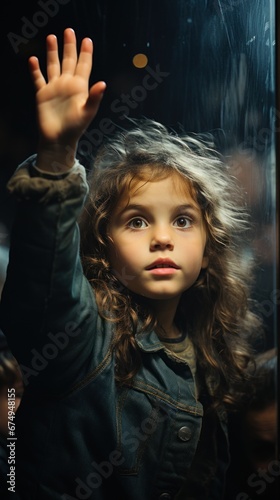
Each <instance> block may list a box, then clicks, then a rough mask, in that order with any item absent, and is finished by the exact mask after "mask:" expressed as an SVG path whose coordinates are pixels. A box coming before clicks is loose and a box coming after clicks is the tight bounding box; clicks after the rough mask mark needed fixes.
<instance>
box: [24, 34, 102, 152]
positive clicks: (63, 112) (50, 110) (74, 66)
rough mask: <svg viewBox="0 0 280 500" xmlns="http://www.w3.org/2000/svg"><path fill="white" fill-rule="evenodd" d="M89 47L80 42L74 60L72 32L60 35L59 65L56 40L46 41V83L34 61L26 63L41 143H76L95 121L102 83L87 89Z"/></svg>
mask: <svg viewBox="0 0 280 500" xmlns="http://www.w3.org/2000/svg"><path fill="white" fill-rule="evenodd" d="M92 55H93V44H92V41H91V40H90V39H89V38H84V39H83V41H82V44H81V49H80V54H79V56H77V49H76V36H75V33H74V31H73V30H72V29H70V28H67V29H66V30H65V32H64V46H63V58H62V62H61V63H60V60H59V56H58V47H57V39H56V37H55V36H54V35H49V36H48V37H47V81H46V79H45V78H44V76H43V74H42V72H41V69H40V65H39V61H38V59H37V58H36V57H31V58H30V59H29V66H30V72H31V75H32V79H33V81H34V85H35V88H36V91H37V92H36V100H37V115H38V126H39V132H40V136H41V139H42V140H43V141H44V142H46V143H48V142H50V143H54V142H55V143H60V144H66V143H67V142H69V141H70V142H73V141H78V139H79V138H80V136H81V135H82V133H83V132H84V130H85V129H86V128H87V126H88V125H89V123H90V122H91V121H92V119H93V118H94V117H95V115H96V113H97V111H98V108H99V104H100V101H101V99H102V95H103V92H104V90H105V83H104V82H98V83H96V84H94V85H93V86H92V87H91V88H90V89H89V77H90V73H91V68H92Z"/></svg>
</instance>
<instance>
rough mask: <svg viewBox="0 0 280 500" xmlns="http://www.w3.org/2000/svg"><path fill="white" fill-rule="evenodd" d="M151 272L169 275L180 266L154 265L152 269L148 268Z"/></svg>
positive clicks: (158, 274)
mask: <svg viewBox="0 0 280 500" xmlns="http://www.w3.org/2000/svg"><path fill="white" fill-rule="evenodd" d="M147 271H148V272H149V273H150V274H154V275H157V276H167V275H169V274H174V273H176V272H177V271H178V267H176V268H175V267H152V268H151V269H147Z"/></svg>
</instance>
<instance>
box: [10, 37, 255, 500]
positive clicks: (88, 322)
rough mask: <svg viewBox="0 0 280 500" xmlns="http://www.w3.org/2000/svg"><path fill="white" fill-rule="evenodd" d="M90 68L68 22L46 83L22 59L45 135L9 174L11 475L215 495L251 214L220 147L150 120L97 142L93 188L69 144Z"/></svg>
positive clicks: (98, 92)
mask: <svg viewBox="0 0 280 500" xmlns="http://www.w3.org/2000/svg"><path fill="white" fill-rule="evenodd" d="M91 63H92V42H91V40H89V39H84V40H83V41H82V44H81V49H80V54H79V56H78V57H77V52H76V39H75V33H74V32H73V30H71V29H67V30H65V33H64V51H63V58H62V64H60V61H59V57H58V50H57V41H56V37H55V36H54V35H50V36H48V37H47V78H48V82H46V80H45V79H44V77H43V75H42V73H41V70H40V68H39V64H38V61H37V59H36V58H35V57H31V58H30V69H31V74H32V76H33V80H34V83H35V87H36V90H37V94H36V97H37V110H38V125H39V133H40V140H39V146H38V154H37V156H35V155H34V156H32V157H31V158H29V159H28V160H26V161H25V162H24V163H23V164H22V165H20V167H19V168H18V170H17V171H16V173H15V174H14V176H13V177H12V179H11V180H10V182H9V185H8V188H9V190H10V192H11V193H13V194H14V195H15V196H16V197H17V199H18V200H19V210H18V214H17V217H16V220H15V224H14V228H13V233H12V238H11V251H10V263H9V267H8V272H7V279H6V284H5V287H4V291H3V294H2V303H1V328H2V329H3V331H4V333H5V335H6V337H7V339H8V341H9V345H10V348H11V349H12V351H13V353H14V355H15V357H16V358H17V360H18V362H19V363H20V366H21V370H22V373H23V377H24V380H25V393H24V397H23V399H22V403H21V406H20V408H19V410H18V412H17V418H16V425H15V429H16V430H15V437H14V436H13V439H14V443H15V449H16V451H15V453H16V469H15V484H16V486H15V488H16V491H17V492H18V493H19V494H20V495H21V498H22V499H23V500H25V499H26V500H27V499H28V500H31V499H32V500H33V499H34V500H47V499H48V500H61V499H64V500H70V499H71V500H73V499H75V500H77V499H82V500H84V499H93V500H110V499H114V500H155V499H161V500H163V499H164V500H168V499H188V500H190V499H195V500H206V499H208V498H209V499H222V498H223V484H224V476H225V471H226V468H227V465H228V444H227V434H226V412H225V409H227V408H230V407H231V406H232V405H234V404H236V403H237V401H238V400H239V401H240V400H241V401H242V399H241V397H242V384H243V383H244V381H245V380H246V367H247V365H248V362H249V359H250V351H249V347H248V345H247V342H246V340H245V336H246V335H247V334H248V333H250V331H251V330H252V329H253V328H254V327H255V326H256V324H257V319H256V318H255V316H254V314H253V313H252V312H250V310H249V299H248V283H249V278H250V275H249V271H248V263H244V262H242V252H241V251H239V248H238V246H237V244H236V236H238V234H239V235H240V234H241V232H242V230H244V229H245V228H246V224H245V222H244V214H243V213H242V210H239V209H238V208H237V193H236V192H235V190H234V187H233V183H232V181H231V180H230V178H229V177H228V175H227V171H226V168H225V166H224V164H223V163H222V162H221V160H220V159H219V158H218V155H217V154H215V153H214V152H213V151H212V150H211V149H210V148H209V147H208V146H207V145H206V144H204V143H203V142H201V141H199V140H198V139H196V138H187V137H178V136H177V135H176V134H174V133H173V134H169V133H168V131H167V130H166V128H165V127H163V126H162V125H160V124H158V123H155V122H153V121H151V120H146V121H145V120H142V121H141V120H140V122H139V123H138V122H136V125H135V126H134V127H133V128H132V129H131V130H129V131H127V132H123V133H119V134H117V135H116V137H115V138H113V139H112V140H111V141H110V142H109V143H108V144H105V145H104V147H103V148H102V149H101V150H100V152H99V154H98V155H97V157H96V161H95V165H94V169H93V175H92V178H91V180H90V189H89V193H88V182H87V179H86V175H85V170H84V168H83V167H82V166H81V165H80V164H79V162H78V161H77V160H76V159H75V154H76V150H77V145H78V140H79V138H80V137H81V135H82V134H83V132H84V131H85V129H86V127H87V126H88V125H89V123H90V122H91V120H92V119H93V118H94V116H95V115H96V113H97V110H98V107H99V103H100V101H101V98H102V94H103V92H104V90H105V84H104V83H103V82H98V83H96V84H95V85H93V86H92V87H91V88H90V90H88V79H89V76H90V71H91ZM87 195H88V196H87ZM86 198H87V201H86V204H85V208H84V209H83V205H84V202H85V199H86ZM77 221H78V222H79V226H80V228H79V227H78V224H77ZM80 230H81V236H82V237H81V246H80V234H79V231H80ZM11 437H12V436H11ZM9 491H11V490H9Z"/></svg>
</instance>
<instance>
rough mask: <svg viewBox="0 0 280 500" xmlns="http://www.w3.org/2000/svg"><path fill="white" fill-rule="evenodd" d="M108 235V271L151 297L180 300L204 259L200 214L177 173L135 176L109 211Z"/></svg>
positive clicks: (140, 293)
mask: <svg viewBox="0 0 280 500" xmlns="http://www.w3.org/2000/svg"><path fill="white" fill-rule="evenodd" d="M108 236H109V240H110V243H109V261H110V264H111V267H112V269H113V272H114V273H115V275H116V276H117V278H118V279H119V281H121V282H122V284H123V285H125V286H126V287H127V288H128V289H130V290H131V291H133V292H134V293H137V294H139V295H142V296H144V297H147V298H150V299H156V300H165V301H166V300H168V299H170V300H172V301H173V302H174V299H175V300H178V302H179V299H180V296H181V294H182V293H183V292H184V291H185V290H187V289H188V288H189V287H191V286H192V285H193V283H194V282H195V281H196V279H197V277H198V275H199V273H200V271H201V269H202V268H205V267H207V264H208V259H207V257H206V256H205V255H204V250H205V244H206V230H205V227H204V222H203V218H202V213H201V210H200V207H199V206H198V204H197V203H196V202H195V201H194V199H193V197H192V196H191V194H190V190H189V188H188V186H187V184H186V182H184V180H183V179H182V178H181V177H180V176H179V174H171V175H170V176H169V177H167V178H165V179H162V180H158V181H155V182H149V181H148V182H145V181H142V180H141V181H140V180H134V181H133V182H132V184H131V188H130V192H129V193H127V194H126V195H123V196H122V197H121V199H120V200H119V203H118V205H117V207H116V209H115V211H114V213H112V216H111V220H110V223H109V226H108Z"/></svg>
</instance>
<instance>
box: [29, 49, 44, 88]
mask: <svg viewBox="0 0 280 500" xmlns="http://www.w3.org/2000/svg"><path fill="white" fill-rule="evenodd" d="M28 65H29V71H30V74H31V78H32V80H33V83H34V86H35V89H36V90H37V91H38V90H40V89H41V88H42V87H43V86H44V85H46V80H45V78H44V77H43V74H42V72H41V69H40V65H39V60H38V58H37V57H35V56H32V57H30V58H29V60H28Z"/></svg>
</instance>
